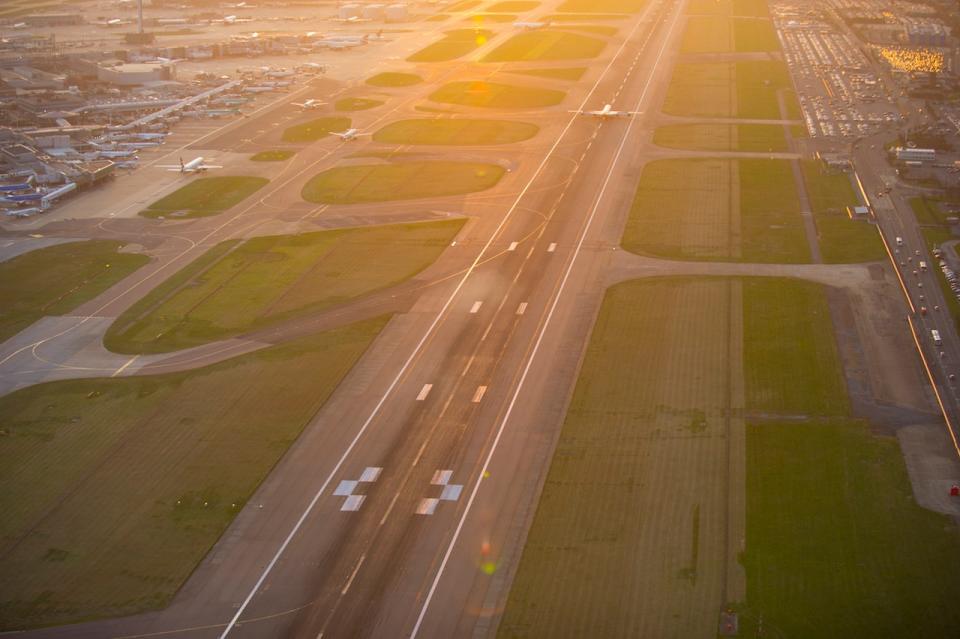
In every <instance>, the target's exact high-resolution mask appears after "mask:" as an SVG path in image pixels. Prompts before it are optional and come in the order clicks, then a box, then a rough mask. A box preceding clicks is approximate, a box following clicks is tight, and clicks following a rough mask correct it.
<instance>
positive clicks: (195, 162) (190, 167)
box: [157, 155, 223, 173]
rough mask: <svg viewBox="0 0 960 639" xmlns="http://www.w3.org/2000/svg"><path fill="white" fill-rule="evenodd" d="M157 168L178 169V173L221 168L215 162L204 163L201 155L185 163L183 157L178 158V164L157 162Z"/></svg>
mask: <svg viewBox="0 0 960 639" xmlns="http://www.w3.org/2000/svg"><path fill="white" fill-rule="evenodd" d="M157 168H160V169H166V170H168V171H179V172H180V173H201V172H203V171H206V170H207V169H222V168H223V167H222V166H219V165H216V164H204V163H203V156H202V155H201V156H198V157H195V158H193V159H192V160H190V161H189V162H187V163H184V161H183V158H180V164H179V165H177V164H158V165H157Z"/></svg>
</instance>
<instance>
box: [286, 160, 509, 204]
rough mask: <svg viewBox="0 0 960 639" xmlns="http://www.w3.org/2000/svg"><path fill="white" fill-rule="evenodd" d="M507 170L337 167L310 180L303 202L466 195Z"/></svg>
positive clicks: (461, 165)
mask: <svg viewBox="0 0 960 639" xmlns="http://www.w3.org/2000/svg"><path fill="white" fill-rule="evenodd" d="M504 173H506V171H505V170H504V169H503V167H501V166H498V165H496V164H484V163H480V162H397V163H394V164H366V165H356V166H338V167H335V168H332V169H328V170H326V171H324V172H323V173H320V174H318V175H316V176H314V177H313V178H311V179H310V181H309V182H307V184H306V185H305V186H304V187H303V193H302V195H303V199H305V200H307V201H308V202H315V203H317V204H363V203H367V202H390V201H393V200H414V199H419V198H429V197H444V196H449V195H465V194H467V193H474V192H476V191H483V190H485V189H489V188H491V187H493V186H495V185H496V184H497V182H499V181H500V178H501V177H503V175H504Z"/></svg>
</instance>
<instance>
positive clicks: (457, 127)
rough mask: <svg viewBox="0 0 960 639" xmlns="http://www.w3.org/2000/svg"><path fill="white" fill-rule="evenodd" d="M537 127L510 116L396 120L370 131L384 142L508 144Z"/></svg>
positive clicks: (519, 140) (529, 135) (375, 137)
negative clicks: (507, 118)
mask: <svg viewBox="0 0 960 639" xmlns="http://www.w3.org/2000/svg"><path fill="white" fill-rule="evenodd" d="M539 130H540V129H539V127H537V126H536V125H535V124H529V123H527V122H513V121H510V120H473V119H455V120H452V119H451V120H448V119H443V120H398V121H396V122H391V123H390V124H388V125H387V126H385V127H383V128H382V129H380V130H379V131H377V132H376V133H374V134H373V140H374V142H385V143H387V144H451V145H474V144H511V143H514V142H522V141H523V140H529V139H530V138H532V137H533V136H535V135H536V134H537V131H539Z"/></svg>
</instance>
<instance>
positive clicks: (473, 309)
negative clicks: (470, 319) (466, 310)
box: [470, 301, 483, 314]
mask: <svg viewBox="0 0 960 639" xmlns="http://www.w3.org/2000/svg"><path fill="white" fill-rule="evenodd" d="M481 306H483V302H480V301H476V302H474V303H473V306H471V307H470V313H471V314H473V313H476V312H477V311H479V310H480V307H481Z"/></svg>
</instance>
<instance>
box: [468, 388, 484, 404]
mask: <svg viewBox="0 0 960 639" xmlns="http://www.w3.org/2000/svg"><path fill="white" fill-rule="evenodd" d="M486 392H487V387H486V386H477V392H475V393H474V394H473V399H471V400H470V401H471V402H473V403H474V404H479V403H480V400H481V399H483V395H484V394H485V393H486Z"/></svg>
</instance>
